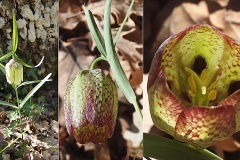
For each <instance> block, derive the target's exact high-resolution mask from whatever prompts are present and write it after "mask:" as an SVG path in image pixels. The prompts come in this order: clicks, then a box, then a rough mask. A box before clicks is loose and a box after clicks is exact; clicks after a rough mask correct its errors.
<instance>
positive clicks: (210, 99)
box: [208, 90, 217, 101]
mask: <svg viewBox="0 0 240 160" xmlns="http://www.w3.org/2000/svg"><path fill="white" fill-rule="evenodd" d="M216 97H217V92H216V91H215V90H211V91H210V93H209V94H208V100H209V101H213V100H215V99H216Z"/></svg>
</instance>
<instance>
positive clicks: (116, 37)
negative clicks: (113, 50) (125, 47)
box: [113, 0, 134, 45]
mask: <svg viewBox="0 0 240 160" xmlns="http://www.w3.org/2000/svg"><path fill="white" fill-rule="evenodd" d="M133 3H134V0H132V2H131V4H130V6H129V8H128V11H127V14H126V16H125V18H124V20H123V22H122V24H121V26H120V28H119V29H118V31H117V34H116V36H115V37H114V40H113V44H114V45H115V44H116V43H117V40H118V37H119V35H120V33H121V32H122V29H123V27H124V25H125V23H126V21H127V19H128V18H129V16H130V12H131V10H132V7H133Z"/></svg>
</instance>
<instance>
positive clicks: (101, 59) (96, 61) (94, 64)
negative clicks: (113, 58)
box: [90, 56, 106, 70]
mask: <svg viewBox="0 0 240 160" xmlns="http://www.w3.org/2000/svg"><path fill="white" fill-rule="evenodd" d="M100 61H106V58H105V57H103V56H101V57H98V58H96V59H94V61H93V62H92V64H91V67H90V70H93V69H94V68H95V66H96V64H97V63H98V62H100Z"/></svg>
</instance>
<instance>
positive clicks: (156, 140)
mask: <svg viewBox="0 0 240 160" xmlns="http://www.w3.org/2000/svg"><path fill="white" fill-rule="evenodd" d="M143 146H144V150H143V155H144V156H146V157H152V158H157V159H167V160H176V159H177V160H193V159H197V160H222V159H221V158H220V157H218V156H217V155H215V154H213V153H212V152H210V151H208V150H206V149H204V150H197V149H195V148H192V147H189V146H188V145H186V144H184V143H181V142H178V141H174V140H170V139H167V138H164V137H161V136H157V135H151V134H147V133H143Z"/></svg>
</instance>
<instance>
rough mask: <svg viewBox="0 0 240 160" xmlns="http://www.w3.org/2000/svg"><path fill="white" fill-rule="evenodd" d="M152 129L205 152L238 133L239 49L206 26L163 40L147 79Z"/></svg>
mask: <svg viewBox="0 0 240 160" xmlns="http://www.w3.org/2000/svg"><path fill="white" fill-rule="evenodd" d="M148 95H149V103H150V113H151V117H152V120H153V122H154V124H155V125H156V127H158V128H159V129H161V130H163V131H165V132H167V133H168V134H170V135H172V136H173V137H174V138H176V139H178V140H180V141H182V142H186V143H189V144H192V145H193V146H195V147H197V148H206V147H208V146H210V145H212V144H213V143H215V142H217V141H220V140H224V139H227V138H228V137H230V136H231V135H232V134H233V133H235V132H236V131H238V130H239V129H240V44H239V42H238V41H236V40H234V39H233V38H231V37H229V36H227V35H225V34H223V33H222V32H220V31H219V30H217V29H216V28H214V27H211V26H209V25H194V26H191V27H189V28H187V29H185V30H184V31H182V32H180V33H178V34H177V35H174V36H172V37H170V38H168V39H167V40H166V41H165V42H164V43H163V44H162V45H161V46H160V47H159V49H158V50H157V52H156V54H155V57H154V58H153V61H152V65H151V69H150V72H149V79H148Z"/></svg>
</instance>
